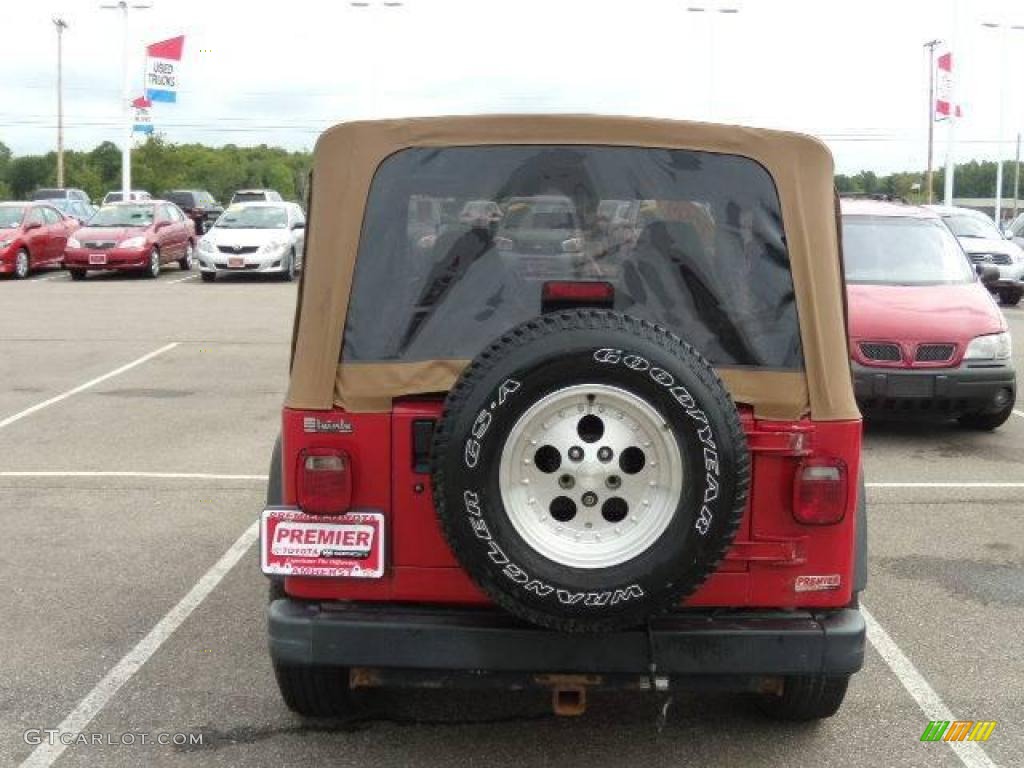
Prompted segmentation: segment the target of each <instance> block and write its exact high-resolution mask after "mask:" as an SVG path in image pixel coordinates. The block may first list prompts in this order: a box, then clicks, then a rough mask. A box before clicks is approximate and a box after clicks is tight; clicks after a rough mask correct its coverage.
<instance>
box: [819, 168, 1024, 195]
mask: <svg viewBox="0 0 1024 768" xmlns="http://www.w3.org/2000/svg"><path fill="white" fill-rule="evenodd" d="M1015 171H1016V163H1015V162H1014V161H1012V160H1010V161H1006V162H1004V163H1003V198H1004V199H1010V198H1012V197H1013V182H1014V173H1015ZM1022 176H1024V174H1022ZM953 183H954V185H955V189H954V194H955V196H956V197H995V195H996V163H995V161H988V160H984V161H981V160H970V161H968V162H966V163H960V164H958V165H957V166H956V171H955V172H954V174H953ZM945 184H946V171H945V168H936V169H935V172H934V174H933V176H932V199H934V200H937V201H938V200H942V194H943V189H944V188H945ZM1020 184H1021V186H1020V194H1021V195H1022V196H1024V178H1022V179H1021V182H1020ZM836 189H837V190H839V194H841V195H849V194H861V195H874V194H884V195H894V196H896V197H902V198H906V199H907V200H911V201H923V200H924V199H925V198H926V194H925V193H926V191H927V181H926V179H925V173H924V172H923V171H902V172H899V173H890V174H888V175H885V176H879V175H878V174H876V173H874V172H873V171H861V172H860V173H856V174H852V175H846V174H837V175H836Z"/></svg>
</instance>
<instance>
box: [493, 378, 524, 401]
mask: <svg viewBox="0 0 1024 768" xmlns="http://www.w3.org/2000/svg"><path fill="white" fill-rule="evenodd" d="M518 389H519V382H518V381H516V380H515V379H505V381H504V382H502V384H501V386H500V387H498V405H504V404H505V401H506V400H508V396H509V395H511V394H512V393H513V392H515V391H516V390H518Z"/></svg>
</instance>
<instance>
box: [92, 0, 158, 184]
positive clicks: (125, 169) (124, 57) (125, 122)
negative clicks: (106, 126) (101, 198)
mask: <svg viewBox="0 0 1024 768" xmlns="http://www.w3.org/2000/svg"><path fill="white" fill-rule="evenodd" d="M100 8H103V9H106V10H118V11H121V129H122V130H123V132H124V133H123V135H122V139H121V194H122V198H121V199H122V200H125V201H127V200H128V193H129V192H130V191H131V188H132V107H131V96H130V90H131V87H130V82H131V81H130V78H129V76H128V59H129V58H130V55H129V46H128V9H129V8H131V9H133V10H139V11H142V10H145V9H147V8H152V5H151V4H149V3H142V2H139V3H132V4H131V5H130V6H129V4H128V0H119V2H117V3H105V4H103V5H100Z"/></svg>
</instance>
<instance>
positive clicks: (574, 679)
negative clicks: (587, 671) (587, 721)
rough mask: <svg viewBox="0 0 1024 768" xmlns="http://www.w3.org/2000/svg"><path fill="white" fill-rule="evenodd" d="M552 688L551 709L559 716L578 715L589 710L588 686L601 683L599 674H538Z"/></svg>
mask: <svg viewBox="0 0 1024 768" xmlns="http://www.w3.org/2000/svg"><path fill="white" fill-rule="evenodd" d="M537 682H538V683H539V684H540V685H544V686H549V687H550V688H551V709H552V711H553V712H554V713H555V714H556V715H559V716H563V717H578V716H580V715H582V714H583V713H584V712H586V711H587V686H593V685H600V684H601V678H600V677H599V676H597V675H538V676H537Z"/></svg>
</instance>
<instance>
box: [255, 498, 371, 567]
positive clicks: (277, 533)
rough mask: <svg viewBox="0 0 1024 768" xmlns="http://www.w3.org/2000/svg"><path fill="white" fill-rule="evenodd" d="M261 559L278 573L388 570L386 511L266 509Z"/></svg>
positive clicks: (263, 564) (261, 536)
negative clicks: (321, 514) (340, 512)
mask: <svg viewBox="0 0 1024 768" xmlns="http://www.w3.org/2000/svg"><path fill="white" fill-rule="evenodd" d="M260 533H261V535H260V547H261V553H260V561H261V565H262V567H263V572H264V573H266V574H269V575H275V576H343V577H347V578H353V579H377V578H380V577H381V576H383V575H384V515H382V514H381V513H380V512H352V513H350V514H347V515H341V516H338V517H319V516H316V515H307V514H304V513H303V512H300V511H299V510H297V509H265V510H263V519H262V530H261V532H260Z"/></svg>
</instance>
